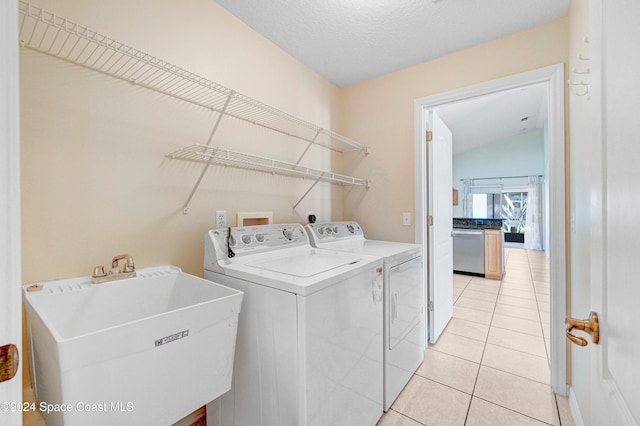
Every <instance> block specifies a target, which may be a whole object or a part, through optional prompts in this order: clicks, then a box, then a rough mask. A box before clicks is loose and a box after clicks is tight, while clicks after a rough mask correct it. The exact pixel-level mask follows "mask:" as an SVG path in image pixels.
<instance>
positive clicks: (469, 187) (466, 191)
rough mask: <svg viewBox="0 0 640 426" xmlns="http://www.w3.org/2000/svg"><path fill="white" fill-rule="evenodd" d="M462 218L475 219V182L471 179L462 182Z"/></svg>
mask: <svg viewBox="0 0 640 426" xmlns="http://www.w3.org/2000/svg"><path fill="white" fill-rule="evenodd" d="M462 217H466V218H470V217H473V182H472V180H471V179H465V180H463V181H462Z"/></svg>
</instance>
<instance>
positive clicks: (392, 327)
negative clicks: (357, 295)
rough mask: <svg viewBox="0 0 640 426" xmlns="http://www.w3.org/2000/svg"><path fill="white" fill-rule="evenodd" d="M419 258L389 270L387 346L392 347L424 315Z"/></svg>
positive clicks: (400, 340)
mask: <svg viewBox="0 0 640 426" xmlns="http://www.w3.org/2000/svg"><path fill="white" fill-rule="evenodd" d="M421 263H422V262H421V261H420V257H416V258H414V259H411V260H408V261H406V262H404V263H401V264H399V265H396V266H394V267H392V268H390V269H389V277H388V281H387V282H388V283H389V293H388V294H389V299H388V304H387V309H388V311H387V312H388V313H389V316H388V319H387V320H388V327H389V328H388V329H389V335H388V336H389V341H388V342H387V345H388V348H389V349H393V348H394V347H395V346H396V345H398V344H399V343H400V342H402V340H404V339H405V338H406V337H407V335H408V334H409V332H410V331H411V330H412V329H413V328H414V327H415V325H416V324H417V323H419V322H420V321H421V320H422V319H423V318H424V311H423V307H424V297H423V291H422V284H421V280H420V278H421V274H420V269H421V268H420V266H421Z"/></svg>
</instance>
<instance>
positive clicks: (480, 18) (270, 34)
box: [216, 0, 570, 87]
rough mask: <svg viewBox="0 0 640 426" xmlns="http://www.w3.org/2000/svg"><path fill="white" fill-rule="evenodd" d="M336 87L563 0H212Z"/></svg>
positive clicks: (503, 31) (519, 22)
mask: <svg viewBox="0 0 640 426" xmlns="http://www.w3.org/2000/svg"><path fill="white" fill-rule="evenodd" d="M216 1H217V2H218V3H219V4H220V5H221V6H222V7H224V8H225V9H227V10H228V11H229V12H231V13H232V14H234V15H235V16H237V17H238V18H239V19H241V20H242V21H244V22H245V23H246V24H248V25H249V26H251V27H252V28H254V29H255V30H256V31H258V32H259V33H261V34H262V35H264V36H265V37H267V38H268V39H270V40H271V41H272V42H274V43H275V44H277V45H278V46H280V47H281V48H282V49H284V50H285V51H287V52H289V54H291V55H292V56H294V57H295V58H297V59H298V60H300V61H301V62H302V63H304V64H305V65H307V66H308V67H310V68H312V69H314V70H315V71H316V72H318V73H319V74H320V75H322V76H323V77H325V78H326V79H328V80H329V81H332V82H333V83H335V84H336V85H337V86H339V87H347V86H350V85H352V84H356V83H360V82H362V81H365V80H369V79H371V78H375V77H378V76H381V75H384V74H387V73H390V72H393V71H397V70H400V69H402V68H406V67H409V66H412V65H416V64H419V63H421V62H425V61H429V60H432V59H435V58H437V57H440V56H443V55H446V54H449V53H452V52H455V51H458V50H461V49H465V48H468V47H471V46H474V45H477V44H480V43H484V42H487V41H490V40H494V39H497V38H500V37H503V36H506V35H509V34H513V33H516V32H519V31H522V30H525V29H527V28H531V27H534V26H537V25H541V24H544V23H546V22H549V21H552V20H555V19H558V18H561V17H564V16H566V15H567V13H568V10H569V2H570V0H216Z"/></svg>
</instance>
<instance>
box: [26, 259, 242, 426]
mask: <svg viewBox="0 0 640 426" xmlns="http://www.w3.org/2000/svg"><path fill="white" fill-rule="evenodd" d="M37 284H38V285H39V286H41V287H35V288H38V290H36V291H29V290H28V289H29V288H30V287H31V290H33V289H34V287H32V286H33V285H34V284H26V285H24V287H23V297H24V304H25V308H26V311H27V320H28V326H29V332H30V333H29V335H30V346H31V362H32V373H33V381H34V388H35V390H36V398H37V401H38V402H37V405H38V408H40V409H41V411H45V412H43V414H44V415H45V420H46V421H47V425H49V426H56V425H64V426H73V425H92V426H93V425H116V424H117V425H171V424H173V423H174V422H176V421H178V420H180V419H181V418H183V417H185V416H186V415H188V414H189V413H191V412H192V411H194V410H196V409H198V408H199V407H201V406H203V405H205V404H206V403H208V402H209V401H211V400H213V399H215V398H217V397H218V396H220V395H222V394H223V393H225V392H227V391H228V390H229V389H230V387H231V373H232V371H233V358H234V351H235V342H236V331H237V324H238V314H239V312H240V305H241V302H242V295H243V294H242V292H240V291H237V290H234V289H231V288H228V287H224V286H222V285H219V284H216V283H214V282H211V281H208V280H204V279H201V278H198V277H195V276H192V275H189V274H186V273H184V272H182V271H181V269H180V268H178V267H175V266H161V267H155V268H145V269H138V271H137V277H135V278H129V279H124V280H120V281H113V282H108V283H103V284H91V277H89V276H87V277H79V278H69V279H64V280H57V281H48V282H40V283H37ZM43 409H44V410H43ZM46 411H50V412H49V413H47V412H46Z"/></svg>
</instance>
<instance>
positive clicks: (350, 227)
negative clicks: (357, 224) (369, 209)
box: [347, 224, 356, 234]
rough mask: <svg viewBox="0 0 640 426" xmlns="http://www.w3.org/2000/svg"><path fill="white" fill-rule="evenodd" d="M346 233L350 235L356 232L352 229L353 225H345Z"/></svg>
mask: <svg viewBox="0 0 640 426" xmlns="http://www.w3.org/2000/svg"><path fill="white" fill-rule="evenodd" d="M347 231H349V232H350V233H352V234H353V233H355V232H356V230H355V229H353V225H352V224H348V225H347Z"/></svg>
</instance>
